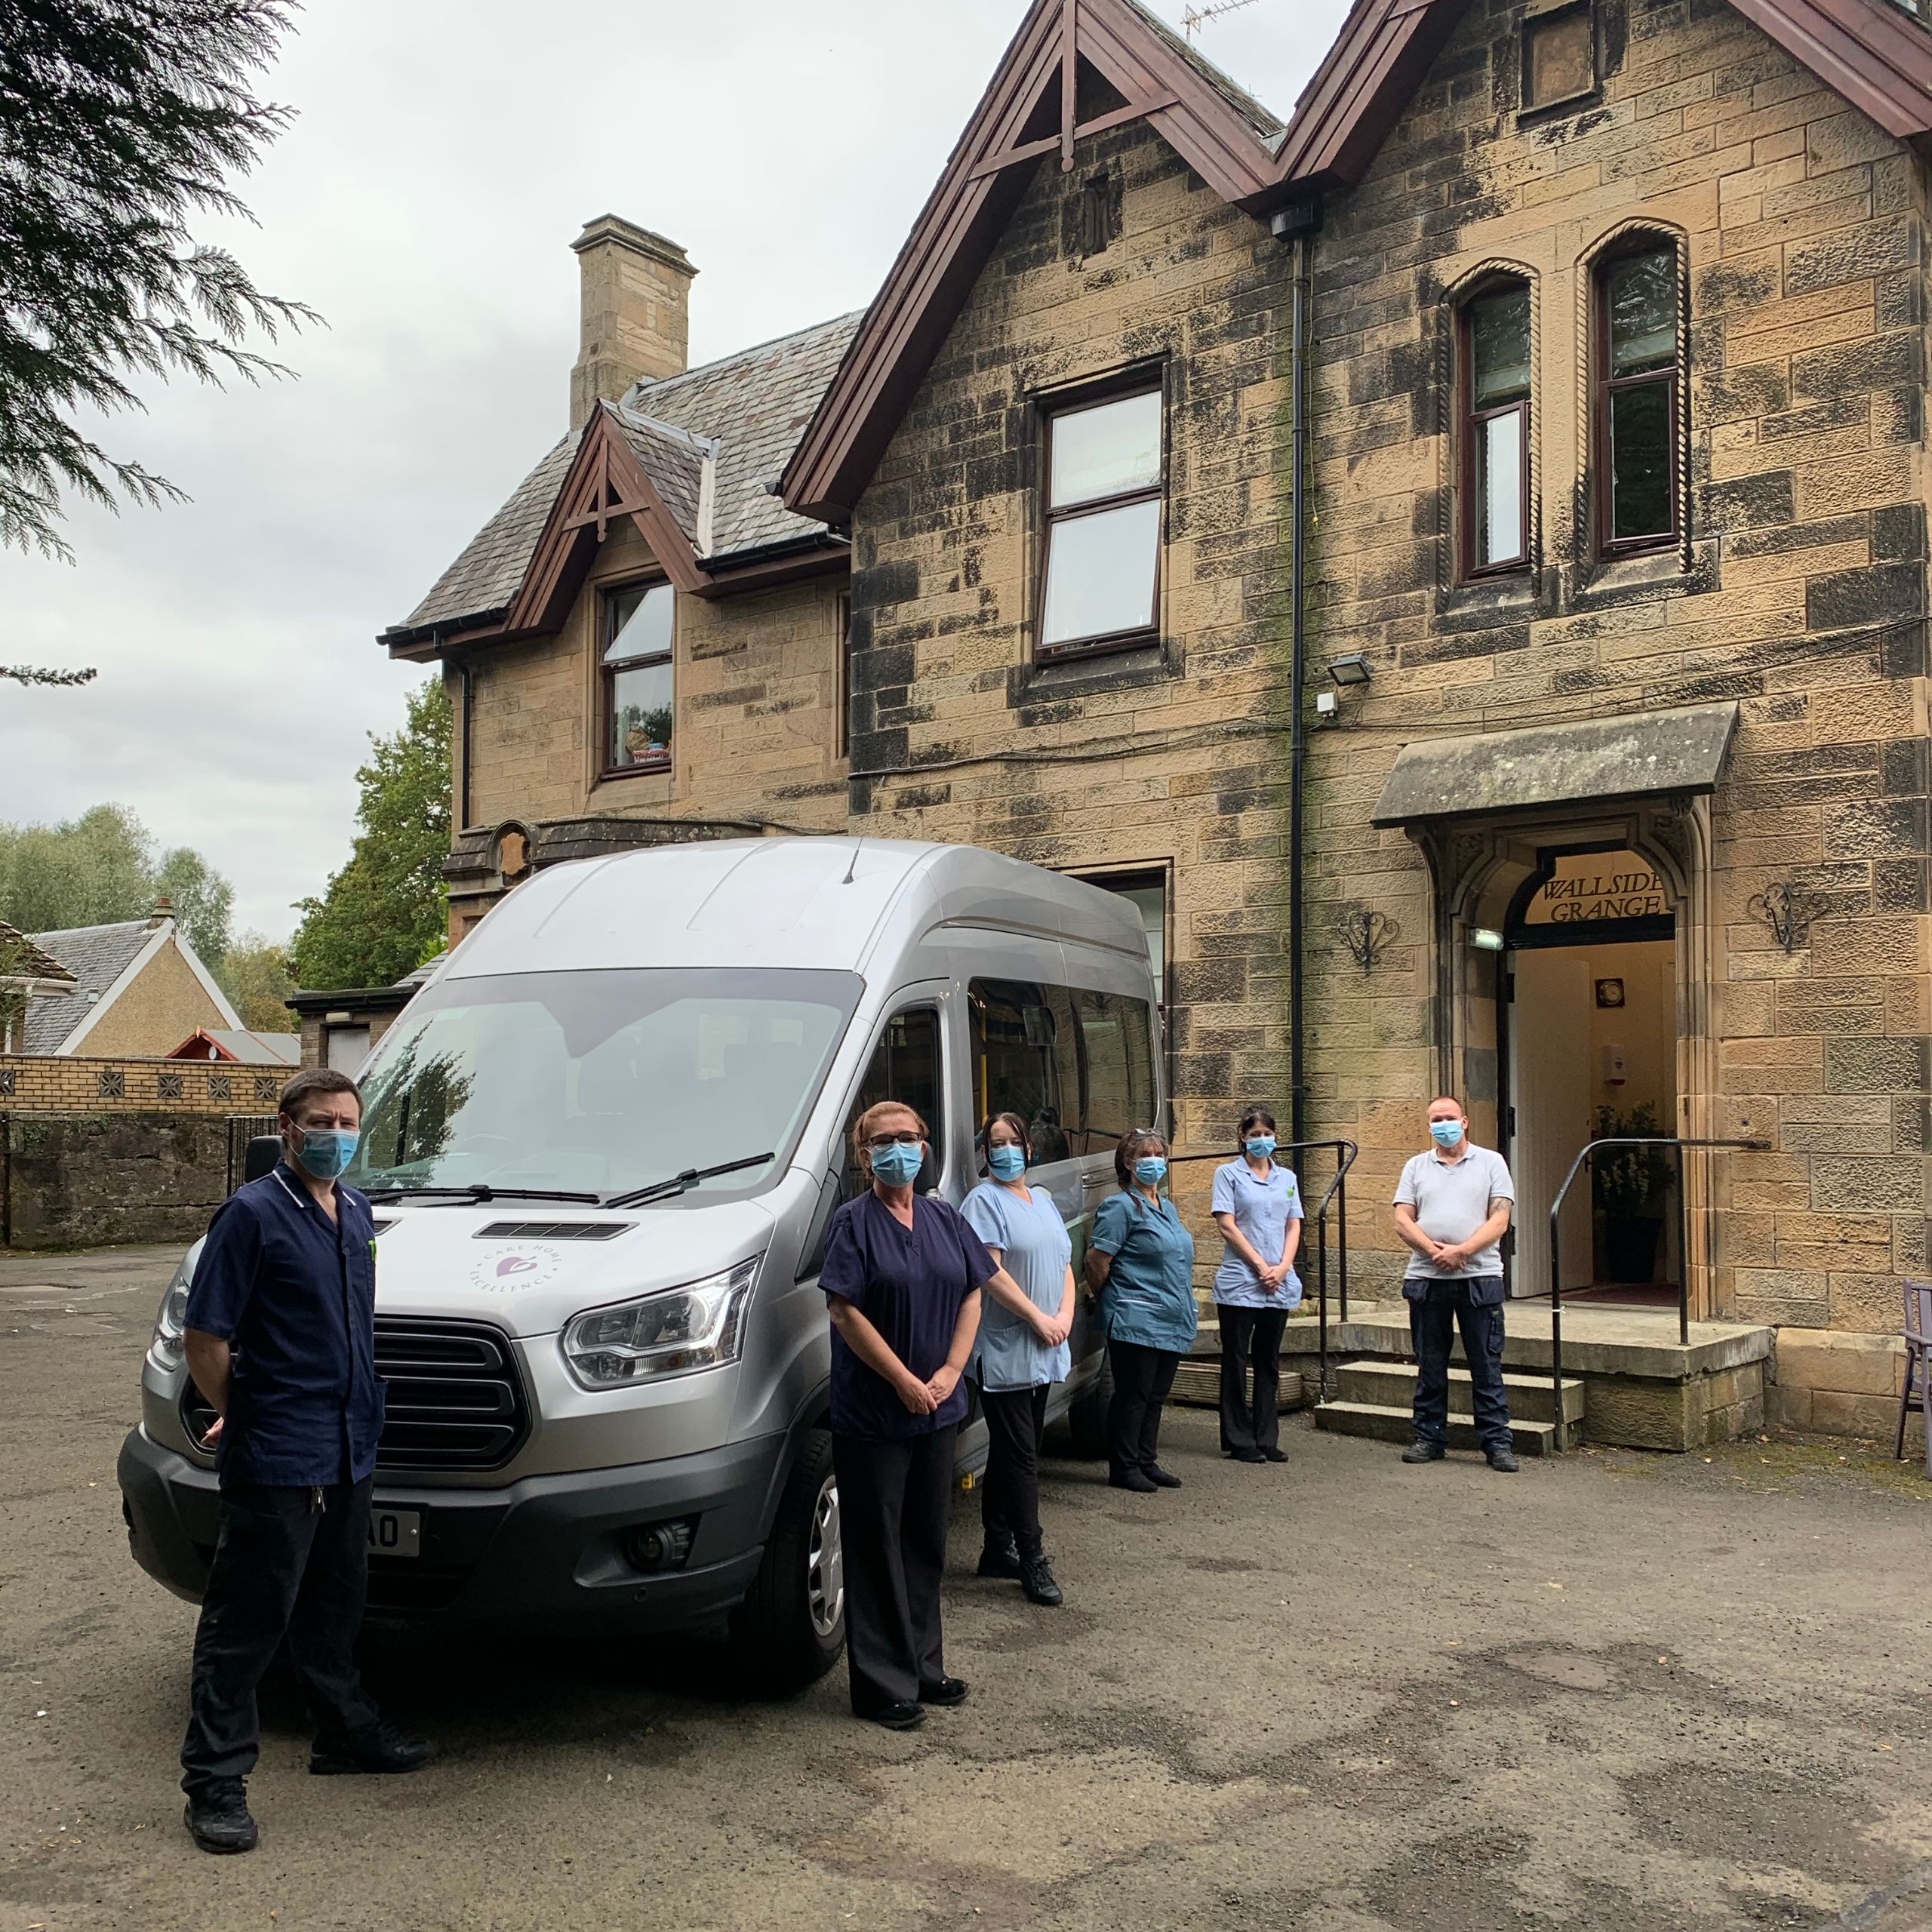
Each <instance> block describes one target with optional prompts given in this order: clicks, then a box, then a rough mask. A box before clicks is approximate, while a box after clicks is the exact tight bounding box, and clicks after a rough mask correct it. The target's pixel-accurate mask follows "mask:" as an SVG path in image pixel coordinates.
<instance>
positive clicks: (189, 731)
mask: <svg viewBox="0 0 1932 1932" xmlns="http://www.w3.org/2000/svg"><path fill="white" fill-rule="evenodd" d="M1155 5H1156V7H1157V8H1158V11H1160V12H1161V14H1163V15H1164V16H1165V17H1167V18H1168V19H1170V20H1173V21H1174V22H1175V23H1177V24H1178V23H1179V22H1180V20H1181V17H1182V14H1183V9H1184V7H1185V5H1186V0H1155ZM1343 11H1345V4H1344V0H1251V4H1250V5H1247V6H1245V7H1244V8H1241V9H1240V10H1239V11H1234V12H1232V13H1230V14H1228V15H1227V16H1226V17H1224V18H1220V19H1217V20H1211V21H1209V22H1207V23H1205V24H1204V25H1203V26H1201V27H1200V28H1199V29H1198V32H1197V36H1196V40H1195V45H1197V46H1198V47H1199V48H1201V51H1203V52H1204V54H1207V55H1208V56H1209V57H1211V58H1212V59H1214V60H1217V61H1218V62H1219V63H1220V64H1221V65H1222V66H1224V67H1226V68H1227V69H1229V72H1232V74H1234V75H1235V77H1236V78H1238V80H1240V81H1241V82H1242V83H1243V84H1244V85H1245V86H1247V88H1249V89H1250V91H1252V92H1253V93H1254V94H1257V95H1258V96H1259V97H1260V98H1261V99H1262V100H1264V101H1266V103H1267V104H1268V105H1269V106H1270V107H1272V109H1274V110H1275V112H1277V113H1278V114H1281V115H1284V116H1285V115H1286V114H1287V111H1288V109H1290V108H1291V106H1292V105H1293V103H1294V97H1295V96H1296V94H1297V92H1298V91H1300V88H1301V86H1302V85H1303V82H1304V81H1305V80H1306V78H1307V76H1308V75H1309V72H1311V71H1312V69H1313V66H1314V65H1315V61H1316V60H1318V58H1319V57H1320V55H1321V51H1322V49H1323V48H1324V47H1325V46H1326V45H1327V42H1328V40H1329V39H1330V38H1331V36H1332V35H1333V34H1334V30H1335V29H1336V27H1337V25H1338V24H1339V23H1340V19H1341V17H1342V14H1343ZM1024 12H1025V0H844V4H843V5H838V6H836V7H831V8H818V7H809V6H804V5H799V4H798V0H702V4H699V0H675V4H674V0H633V4H632V5H629V6H622V7H614V6H611V5H609V4H608V0H597V4H594V5H593V4H589V3H588V0H541V3H540V0H460V4H459V0H407V4H404V5H398V4H396V0H311V5H310V6H309V11H307V12H306V14H303V15H302V16H301V22H302V25H301V31H300V33H299V35H297V36H295V37H294V38H291V40H290V41H289V42H288V44H287V45H286V47H285V50H284V51H283V54H282V55H281V59H280V60H279V62H278V64H277V66H276V67H275V70H274V72H272V75H271V76H270V77H269V82H268V83H267V85H266V90H265V91H266V94H268V96H269V97H272V98H273V99H275V100H280V101H283V102H285V103H288V105H290V106H292V107H294V109H297V115H298V118H297V120H296V122H295V123H294V126H293V127H292V128H291V130H290V131H289V132H288V134H285V136H284V137H283V138H282V139H281V140H280V141H279V142H278V143H277V144H276V146H275V147H274V148H273V149H272V150H271V151H270V153H269V158H268V159H267V161H266V163H265V164H264V165H263V167H262V168H260V170H259V171H258V172H257V173H256V174H254V176H252V177H249V178H248V180H246V181H245V183H242V192H243V194H244V196H245V198H246V199H247V201H248V203H249V204H250V205H251V207H252V208H253V209H254V211H255V214H256V215H257V217H258V219H259V221H260V227H259V229H255V230H245V231H243V232H242V233H241V234H240V235H239V236H238V237H237V238H235V246H236V248H237V251H238V253H239V254H241V255H242V259H243V260H244V261H245V263H246V264H247V266H248V268H249V269H250V271H251V273H252V274H253V275H254V278H255V279H256V281H257V284H258V285H260V286H261V287H262V288H265V289H268V290H270V291H273V292H275V293H276V294H283V295H288V296H291V297H297V298H299V299H300V300H303V301H305V302H307V303H310V304H311V305H312V306H314V307H315V308H316V309H319V310H321V312H322V314H323V315H325V317H326V318H327V321H328V328H326V329H323V330H318V331H314V332H312V333H311V334H305V335H303V336H302V337H298V338H297V339H295V340H293V341H292V342H290V343H287V344H285V347H284V349H283V350H282V352H281V353H282V354H283V355H284V358H285V359H286V360H287V361H288V362H290V363H291V365H293V366H294V368H296V369H297V371H299V372H300V380H299V381H294V382H285V383H271V384H269V385H267V386H264V387H263V388H260V389H251V388H249V387H248V386H246V385H245V384H241V385H236V386H233V387H231V388H230V389H228V390H226V391H225V392H222V391H215V390H206V389H198V388H196V387H195V386H192V385H187V386H183V385H179V384H177V385H176V386H172V387H167V388H163V387H158V386H157V387H155V388H154V389H152V390H151V391H150V392H149V397H148V400H149V412H150V413H149V414H148V415H147V416H146V417H122V418H121V419H118V420H115V421H113V422H111V423H107V424H106V425H104V426H100V428H99V429H98V430H97V434H98V435H99V436H100V439H101V440H102V441H103V442H104V443H105V444H106V446H107V447H108V448H109V449H110V450H111V451H113V452H114V453H115V454H118V455H122V456H126V457H138V458H139V459H140V460H141V461H142V462H143V463H146V464H147V465H148V466H149V467H150V468H152V469H157V470H158V471H159V472H161V473H162V474H163V475H166V476H168V477H169V478H171V479H172V480H173V481H175V482H176V483H178V484H180V485H181V486H182V487H183V488H185V489H186V490H187V491H189V494H190V495H191V496H192V499H193V500H192V502H191V503H188V504H186V505H182V506H176V507H174V508H173V509H166V510H161V511H153V510H137V509H130V510H128V511H126V512H124V513H123V514H122V516H120V517H119V518H114V517H111V516H109V515H106V514H104V513H99V512H93V511H89V510H85V509H81V510H76V511H75V513H74V515H72V518H71V521H70V523H69V529H68V534H69V538H70V540H72V543H73V545H74V547H75V552H77V555H78V563H77V564H76V565H73V566H71V567H70V566H68V565H60V564H55V563H50V562H48V561H44V560H42V559H39V558H23V557H21V556H20V555H17V553H15V552H0V662H8V663H17V662H20V661H23V660H25V661H28V662H32V663H44V664H57V665H66V666H78V665H86V664H92V665H97V666H99V667H100V677H99V678H98V679H97V681H95V682H94V684H93V685H90V686H88V687H86V688H83V689H81V690H78V691H20V689H19V688H17V687H15V686H12V685H0V820H8V821H14V822H20V821H25V820H39V821H52V820H59V819H63V818H67V817H72V816H73V815H74V814H77V813H78V812H82V811H85V810H86V809H87V808H88V807H89V806H90V805H94V804H100V803H101V802H102V801H105V800H110V799H111V800H114V801H118V802H119V803H122V804H126V805H128V806H131V807H132V808H133V809H134V811H136V812H137V813H138V814H140V817H142V818H143V820H145V821H146V823H147V825H148V826H149V829H151V830H152V832H154V834H155V836H156V838H158V840H159V841H161V842H162V844H164V845H175V844H189V845H193V846H196V847H198V848H200V849H201V850H202V851H203V852H204V853H205V854H207V855H208V857H209V858H210V859H211V860H212V861H213V862H214V863H215V864H216V865H217V866H218V867H220V869H221V870H222V871H223V872H226V874H227V875H228V876H229V878H232V880H233V881H234V882H235V889H236V900H237V903H236V915H237V916H236V924H237V928H238V930H239V929H241V928H248V927H253V928H258V929H260V931H263V932H265V933H266V934H269V937H272V938H276V939H279V938H282V937H285V936H286V935H287V934H288V932H289V931H290V930H291V928H292V926H293V924H294V914H293V913H292V912H291V910H290V906H291V901H293V900H296V899H297V898H300V897H302V896H303V895H304V894H308V893H312V892H317V891H320V890H321V886H322V884H323V881H325V878H326V877H327V876H328V874H329V873H330V872H331V871H333V870H334V869H336V868H337V866H340V864H341V863H342V862H343V860H344V859H345V858H346V856H347V854H348V849H349V839H350V837H351V835H352V831H353V826H352V814H353V812H354V809H355V779H354V773H355V767H356V766H357V764H358V763H360V762H361V758H362V756H363V755H364V753H365V751H366V749H367V740H366V737H365V734H366V733H368V732H369V731H380V732H386V731H392V730H394V729H395V727H396V725H397V724H398V723H399V722H400V721H401V715H402V702H403V695H404V693H405V691H406V690H408V688H409V687H410V686H411V685H412V684H414V682H416V681H419V680H420V678H422V676H423V672H422V671H421V670H420V669H417V668H416V667H414V666H408V665H394V664H392V663H389V660H388V657H387V656H386V654H385V653H384V652H383V651H380V649H379V648H377V645H376V644H375V641H374V639H375V636H376V633H377V632H378V631H380V629H383V626H385V625H386V624H389V623H393V622H395V620H398V619H399V618H401V617H405V616H406V615H407V614H408V612H409V611H410V610H411V608H413V607H414V605H415V604H416V603H417V600H418V599H419V598H420V597H421V595H423V592H424V591H425V590H426V589H427V588H428V587H429V585H430V583H432V581H433V580H435V577H436V576H437V575H438V573H439V572H440V571H441V570H442V569H443V568H444V567H445V565H446V564H448V561H450V559H451V558H452V557H453V556H454V555H455V553H456V552H457V550H458V549H460V547H461V546H462V545H463V543H465V542H466V540H468V538H469V537H470V536H471V535H472V534H473V533H474V531H475V529H476V528H477V527H478V525H479V524H481V522H482V521H483V520H484V518H485V517H487V516H488V515H489V514H490V513H491V512H492V511H493V510H494V509H495V508H496V507H497V505H498V504H499V503H500V502H501V501H502V500H503V497H505V496H506V494H508V493H509V491H510V490H511V488H512V487H514V485H515V483H516V482H517V481H518V479H519V478H521V476H522V475H524V473H525V472H526V471H527V470H528V469H529V467H530V466H531V464H532V463H534V461H535V460H536V459H537V457H539V456H540V454H542V453H543V451H544V450H545V449H546V448H548V447H549V445H550V444H551V443H552V441H554V440H555V438H556V437H557V436H558V435H560V434H561V432H562V430H563V429H564V427H565V423H566V420H567V417H568V376H569V370H570V365H571V361H572V360H573V359H574V356H575V354H576V350H577V262H576V259H575V257H574V256H572V255H571V253H570V252H569V246H568V245H569V243H570V242H571V238H573V237H574V235H576V234H577V232H578V230H579V229H580V227H581V226H582V225H583V223H584V222H585V221H586V220H588V219H589V218H590V217H592V216H594V215H597V214H602V213H604V212H605V211H614V212H615V213H617V214H622V215H624V216H626V217H629V218H630V219H631V220H634V221H637V222H639V223H642V224H643V225H644V226H646V227H648V228H654V229H658V230H659V231H660V232H662V233H663V234H666V235H669V236H671V237H672V238H673V239H674V240H675V241H678V242H681V243H682V244H683V245H684V246H685V248H686V250H687V251H688V253H689V254H690V257H691V260H692V261H693V263H695V264H696V265H697V268H698V269H699V270H700V274H699V276H698V279H697V281H696V283H695V284H694V285H693V289H692V294H691V360H692V361H693V362H694V363H697V362H702V361H709V360H710V359H712V358H714V357H716V356H718V355H725V354H727V353H728V352H731V351H732V350H734V349H740V348H742V347H744V346H746V345H748V344H749V343H756V342H760V341H763V340H766V339H768V338H769V337H773V336H777V335H782V334H785V333H786V332H787V331H790V330H792V329H796V328H802V327H804V326H805V325H808V324H809V323H811V322H815V321H820V320H822V319H823V318H826V317H827V316H830V315H837V314H839V313H841V312H844V311H845V310H847V309H856V308H860V307H862V306H863V305H864V304H865V303H866V302H867V301H869V300H870V299H871V297H872V294H873V293H874V291H875V289H876V288H877V287H878V283H879V281H880V279H881V277H882V276H883V275H884V272H885V269H886V268H887V266H888V265H889V263H891V260H892V257H893V255H894V253H895V252H896V251H897V248H898V247H899V245H900V242H902V241H903V239H904V238H905V234H906V229H908V228H909V226H910V225H911V223H912V219H913V217H915V215H916V214H917V213H918V209H919V207H920V205H921V202H923V201H924V198H925V196H926V195H927V193H928V191H929V190H930V189H931V186H932V183H933V180H934V177H935V176H936V175H937V173H938V171H939V169H940V166H941V165H942V164H943V162H944V160H945V158H946V152H947V151H948V149H949V148H950V147H951V146H952V143H953V141H954V140H955V138H956V137H957V136H958V131H959V130H960V128H961V126H962V125H964V121H965V118H966V117H967V115H968V114H969V113H970V112H971V109H972V107H973V104H974V101H975V100H976V99H977V96H978V94H979V93H980V91H981V89H982V88H983V87H984V85H985V84H986V80H987V78H989V75H991V73H992V69H993V66H994V64H995V62H996V61H997V60H998V57H999V55H1000V53H1001V50H1002V48H1004V45H1005V44H1006V42H1007V41H1008V38H1010V37H1011V34H1012V32H1013V31H1014V28H1015V27H1016V26H1017V24H1018V23H1019V21H1020V19H1021V18H1022V17H1023V14H1024ZM202 234H203V235H204V237H205V238H222V239H227V238H229V237H228V236H227V235H226V234H224V233H223V232H221V231H220V230H218V229H216V228H215V227H214V226H213V225H211V224H205V225H204V227H203V229H202Z"/></svg>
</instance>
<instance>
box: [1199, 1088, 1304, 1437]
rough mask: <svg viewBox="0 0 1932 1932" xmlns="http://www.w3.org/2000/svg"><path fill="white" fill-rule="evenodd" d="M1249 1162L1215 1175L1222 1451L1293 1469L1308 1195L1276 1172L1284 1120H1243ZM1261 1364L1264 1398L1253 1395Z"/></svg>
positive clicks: (1261, 1113)
mask: <svg viewBox="0 0 1932 1932" xmlns="http://www.w3.org/2000/svg"><path fill="white" fill-rule="evenodd" d="M1209 1206H1210V1207H1211V1210H1212V1211H1213V1214H1214V1225H1215V1226H1217V1227H1218V1228H1219V1229H1220V1231H1221V1238H1222V1240H1223V1242H1224V1243H1225V1244H1226V1246H1225V1247H1224V1249H1223V1253H1222V1256H1221V1265H1220V1267H1219V1268H1217V1269H1216V1270H1215V1271H1214V1305H1215V1312H1216V1314H1217V1315H1218V1316H1219V1317H1220V1324H1221V1447H1222V1448H1223V1451H1226V1454H1229V1455H1230V1456H1232V1457H1233V1458H1234V1459H1235V1461H1236V1462H1238V1463H1285V1462H1286V1461H1287V1460H1288V1459H1287V1457H1286V1456H1284V1454H1282V1453H1281V1421H1280V1414H1279V1411H1278V1407H1277V1402H1278V1397H1279V1392H1280V1389H1281V1335H1282V1331H1284V1329H1285V1328H1286V1327H1287V1320H1288V1314H1289V1311H1290V1310H1291V1309H1296V1308H1299V1307H1300V1306H1301V1280H1300V1276H1298V1275H1297V1274H1296V1272H1295V1269H1294V1260H1295V1256H1296V1254H1297V1252H1298V1251H1300V1247H1301V1223H1302V1212H1301V1190H1300V1188H1299V1187H1297V1185H1296V1184H1295V1177H1294V1175H1293V1174H1291V1173H1290V1172H1289V1171H1288V1170H1287V1168H1279V1167H1277V1166H1276V1165H1275V1116H1274V1115H1272V1114H1271V1113H1270V1112H1269V1111H1268V1109H1266V1107H1250V1108H1249V1109H1248V1110H1247V1112H1246V1113H1244V1114H1243V1115H1241V1158H1240V1159H1239V1160H1238V1161H1229V1163H1228V1164H1227V1165H1226V1167H1224V1168H1217V1169H1216V1170H1215V1172H1214V1195H1213V1196H1212V1198H1211V1201H1210V1202H1209ZM1251 1359H1252V1361H1253V1364H1254V1396H1253V1398H1252V1399H1251V1398H1250V1397H1249V1395H1248V1367H1249V1363H1250V1361H1251Z"/></svg>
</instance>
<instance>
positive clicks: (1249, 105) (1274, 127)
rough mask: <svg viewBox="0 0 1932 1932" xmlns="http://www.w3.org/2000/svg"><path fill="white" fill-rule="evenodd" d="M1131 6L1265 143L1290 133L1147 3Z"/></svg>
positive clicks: (1140, 1)
mask: <svg viewBox="0 0 1932 1932" xmlns="http://www.w3.org/2000/svg"><path fill="white" fill-rule="evenodd" d="M1127 4H1128V6H1129V7H1131V8H1133V10H1134V12H1135V13H1137V14H1139V15H1140V17H1141V19H1142V20H1143V21H1144V22H1145V23H1146V26H1147V30H1148V32H1149V33H1152V34H1154V35H1157V36H1158V38H1161V40H1164V41H1165V42H1167V44H1168V46H1169V47H1170V48H1172V49H1173V51H1174V52H1175V53H1176V54H1178V55H1179V56H1180V57H1181V59H1182V60H1185V61H1186V63H1187V64H1188V65H1189V66H1190V67H1192V69H1194V71H1195V73H1196V74H1197V75H1199V76H1200V78H1201V79H1202V80H1204V81H1205V82H1207V85H1209V86H1210V87H1211V88H1213V89H1214V91H1215V92H1216V93H1217V94H1219V95H1220V97H1221V98H1222V99H1223V100H1225V101H1226V103H1227V104H1228V105H1229V106H1230V107H1232V109H1234V111H1235V112H1236V113H1237V114H1238V115H1240V116H1241V118H1242V119H1243V120H1244V121H1245V122H1247V125H1249V126H1250V127H1251V128H1253V129H1254V131H1255V133H1256V134H1257V135H1258V136H1259V137H1260V139H1261V140H1263V141H1266V142H1267V143H1269V145H1271V146H1272V144H1273V143H1275V142H1276V141H1278V140H1280V139H1281V136H1282V135H1283V134H1284V133H1285V132H1286V131H1287V122H1285V121H1284V120H1282V119H1281V117H1280V116H1279V115H1275V114H1272V113H1270V112H1269V110H1268V109H1266V108H1265V107H1263V106H1262V104H1261V103H1260V101H1258V100H1256V99H1255V97H1254V95H1252V94H1250V93H1249V92H1248V91H1247V89H1246V88H1244V87H1243V86H1241V85H1240V83H1239V82H1237V81H1235V79H1233V78H1232V77H1231V76H1230V75H1226V74H1224V73H1223V72H1222V71H1221V69H1220V68H1218V67H1217V66H1215V65H1214V62H1213V61H1211V60H1207V58H1205V57H1204V56H1203V55H1202V54H1201V53H1199V52H1198V51H1197V50H1196V48H1195V45H1194V43H1193V42H1192V41H1191V40H1189V38H1187V36H1186V35H1185V34H1178V33H1176V32H1174V29H1173V28H1172V27H1171V26H1168V23H1167V22H1166V21H1165V20H1162V19H1161V17H1160V15H1159V14H1157V13H1155V11H1153V9H1152V8H1151V7H1148V6H1146V5H1143V0H1127Z"/></svg>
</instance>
